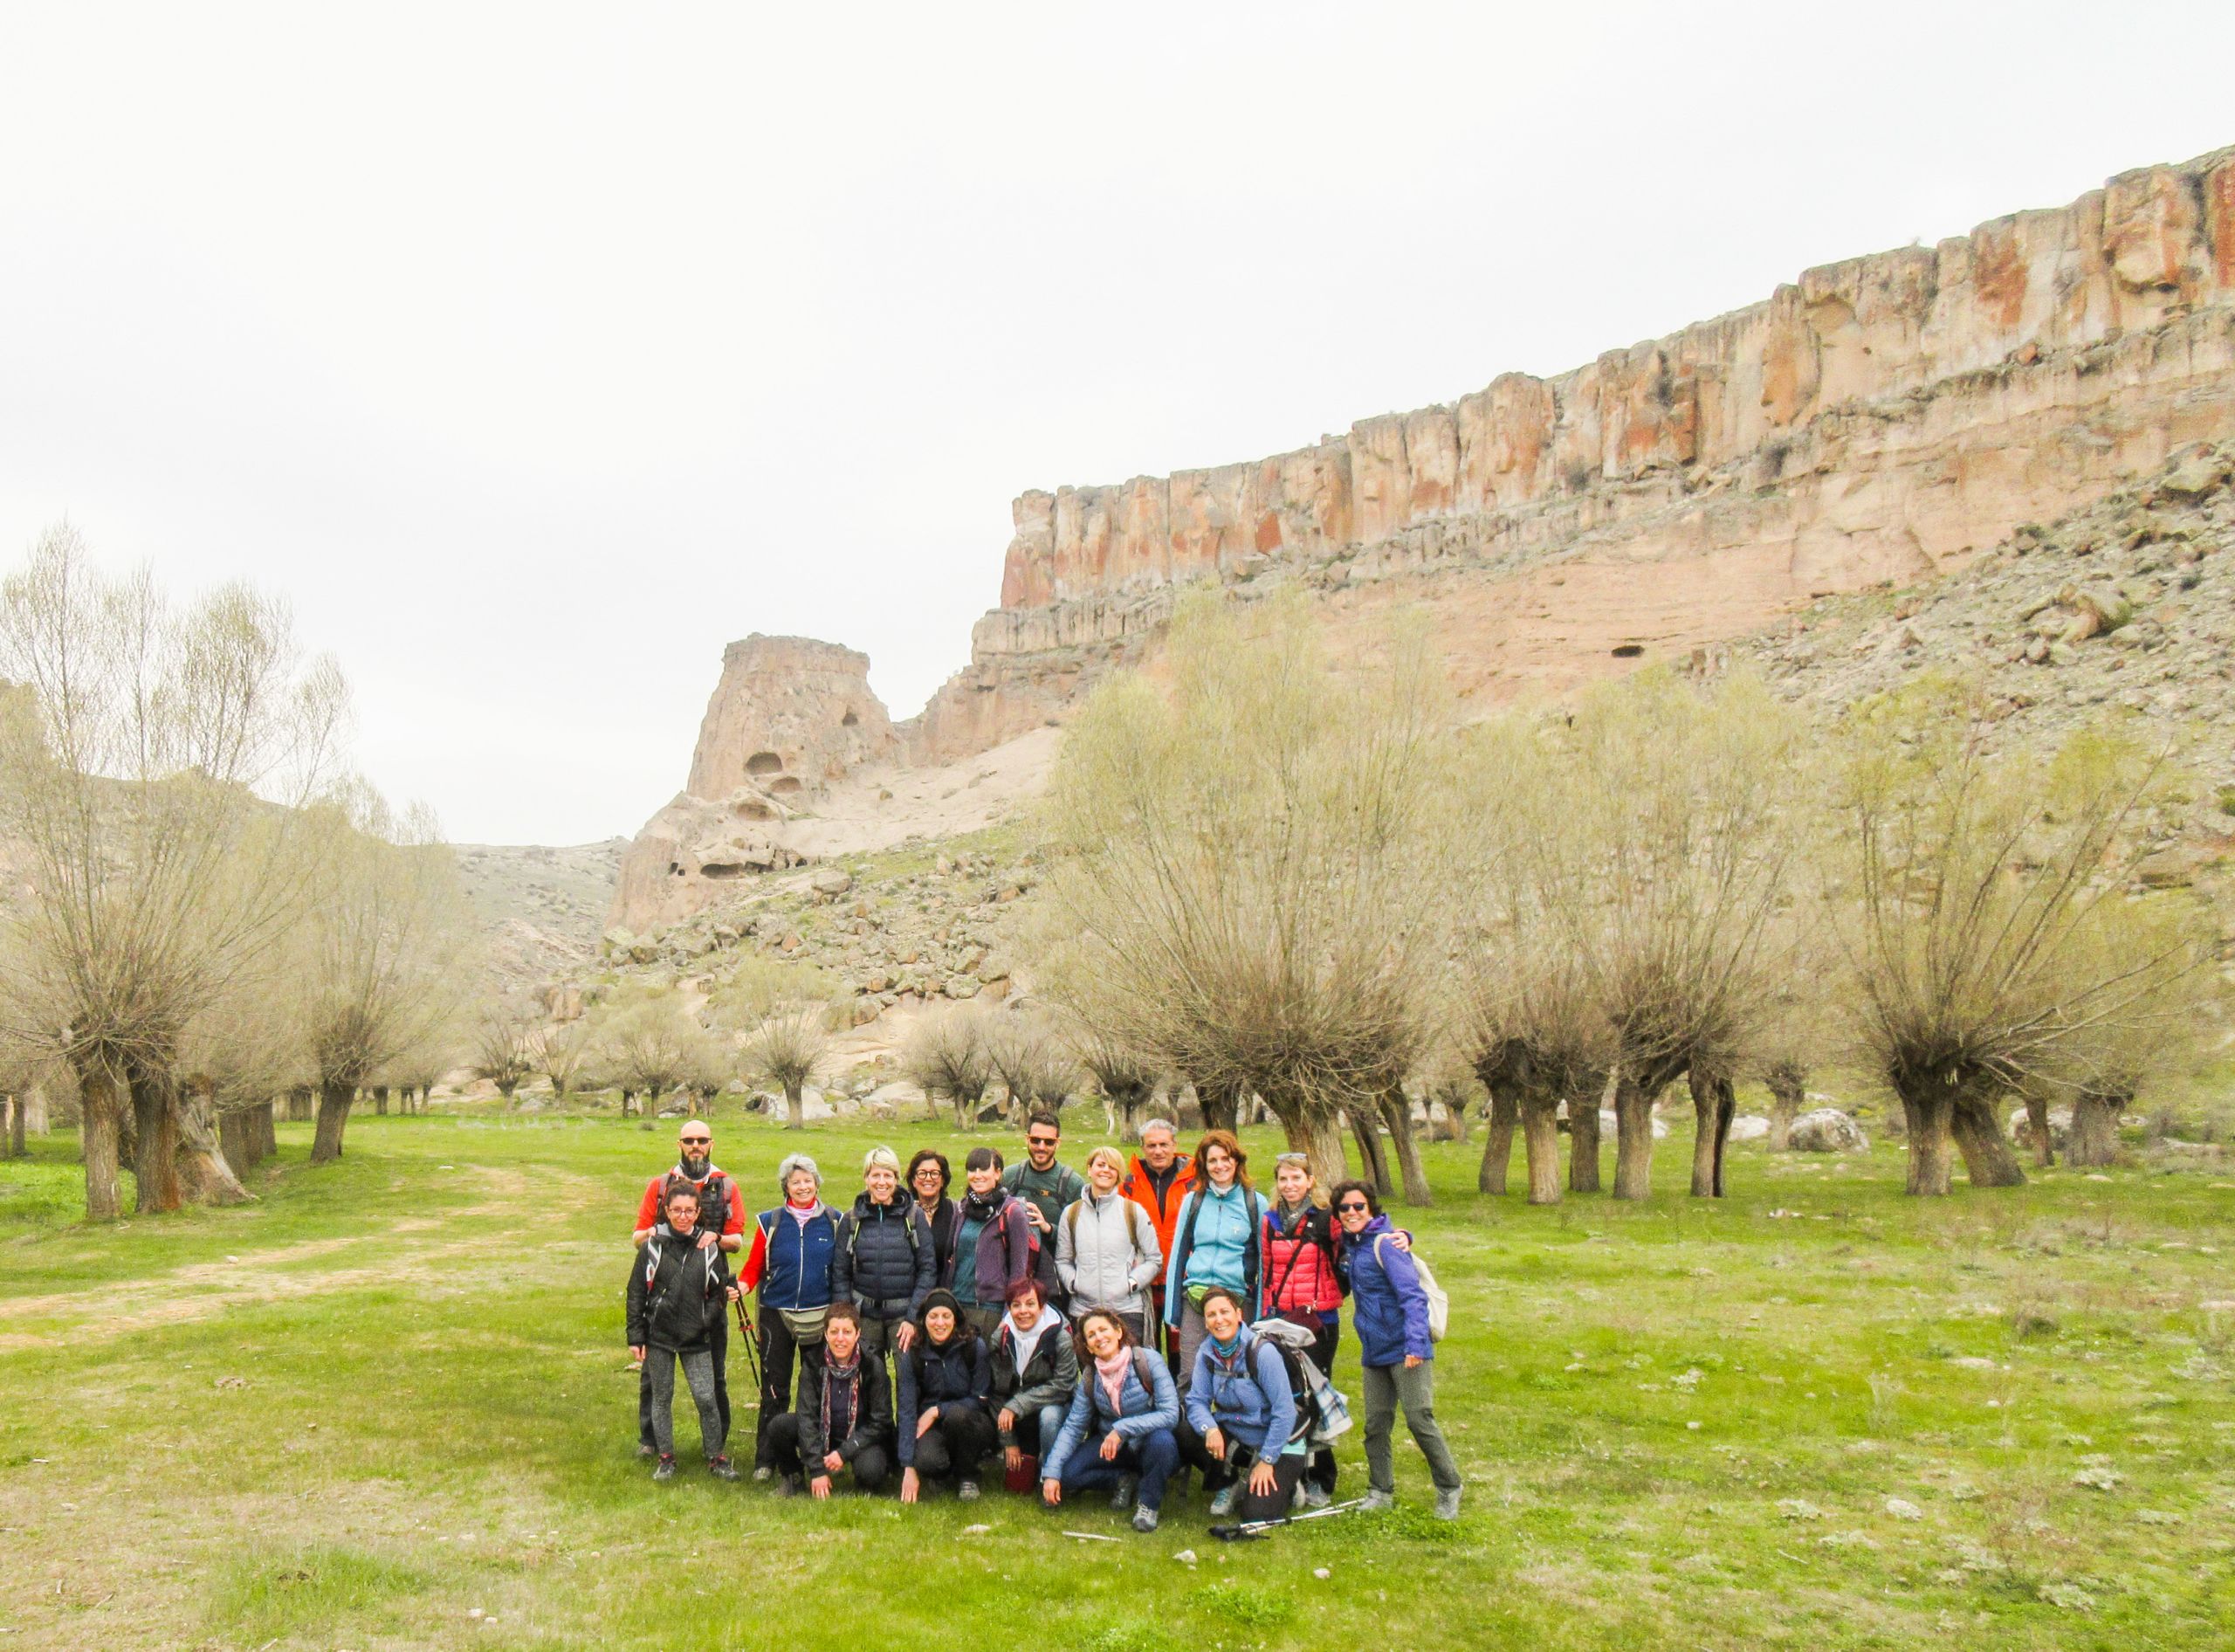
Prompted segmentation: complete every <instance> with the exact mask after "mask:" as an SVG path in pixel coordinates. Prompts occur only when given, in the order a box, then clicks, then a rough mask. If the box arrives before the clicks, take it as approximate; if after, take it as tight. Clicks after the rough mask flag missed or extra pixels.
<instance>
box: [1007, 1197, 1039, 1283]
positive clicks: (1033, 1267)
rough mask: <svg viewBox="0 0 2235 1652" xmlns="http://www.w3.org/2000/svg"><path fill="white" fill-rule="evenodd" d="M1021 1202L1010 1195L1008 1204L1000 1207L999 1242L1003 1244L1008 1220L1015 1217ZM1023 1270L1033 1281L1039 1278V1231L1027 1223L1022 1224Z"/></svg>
mask: <svg viewBox="0 0 2235 1652" xmlns="http://www.w3.org/2000/svg"><path fill="white" fill-rule="evenodd" d="M1023 1202H1024V1201H1023V1199H1022V1198H1021V1197H1020V1196H1019V1195H1018V1194H1010V1195H1009V1201H1008V1203H1007V1204H1005V1205H1003V1206H1002V1207H1001V1242H1002V1243H1003V1244H1007V1242H1008V1237H1009V1219H1010V1218H1011V1217H1012V1216H1014V1215H1016V1208H1017V1207H1018V1206H1019V1205H1021V1204H1022V1203H1023ZM1024 1270H1025V1272H1027V1273H1028V1274H1030V1275H1031V1276H1032V1277H1034V1278H1035V1279H1037V1278H1038V1277H1040V1229H1037V1228H1035V1227H1034V1226H1033V1225H1032V1223H1031V1222H1029V1221H1028V1222H1026V1223H1025V1224H1024Z"/></svg>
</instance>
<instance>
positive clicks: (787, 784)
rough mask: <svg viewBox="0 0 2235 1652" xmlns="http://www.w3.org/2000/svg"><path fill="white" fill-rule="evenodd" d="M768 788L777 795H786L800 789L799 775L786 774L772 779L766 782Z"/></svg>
mask: <svg viewBox="0 0 2235 1652" xmlns="http://www.w3.org/2000/svg"><path fill="white" fill-rule="evenodd" d="M768 789H769V790H770V791H772V792H774V793H775V794H776V795H778V796H779V797H787V796H789V795H791V794H792V793H794V792H795V791H797V790H799V789H800V777H799V776H798V775H796V774H786V775H783V776H782V777H781V778H779V779H776V780H772V781H769V782H768Z"/></svg>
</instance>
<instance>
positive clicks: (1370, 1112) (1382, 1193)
mask: <svg viewBox="0 0 2235 1652" xmlns="http://www.w3.org/2000/svg"><path fill="white" fill-rule="evenodd" d="M1375 1112H1376V1109H1374V1108H1372V1107H1370V1106H1365V1105H1358V1106H1354V1107H1345V1108H1344V1109H1343V1116H1344V1118H1345V1119H1349V1120H1350V1123H1351V1140H1353V1141H1355V1142H1357V1143H1358V1175H1359V1177H1360V1178H1361V1179H1362V1180H1367V1181H1371V1182H1372V1183H1373V1191H1374V1194H1375V1196H1376V1197H1378V1198H1380V1199H1383V1200H1393V1199H1394V1198H1396V1196H1397V1185H1396V1183H1395V1182H1393V1180H1390V1176H1389V1155H1388V1153H1386V1152H1384V1151H1383V1149H1382V1146H1381V1125H1380V1124H1379V1120H1378V1119H1376V1118H1375Z"/></svg>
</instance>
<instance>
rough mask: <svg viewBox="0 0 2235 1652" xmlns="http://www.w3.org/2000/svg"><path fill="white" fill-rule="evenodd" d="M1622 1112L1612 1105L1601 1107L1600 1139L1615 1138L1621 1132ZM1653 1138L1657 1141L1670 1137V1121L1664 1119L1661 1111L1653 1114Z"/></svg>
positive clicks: (1610, 1139)
mask: <svg viewBox="0 0 2235 1652" xmlns="http://www.w3.org/2000/svg"><path fill="white" fill-rule="evenodd" d="M1621 1127H1622V1115H1621V1114H1620V1113H1618V1112H1615V1111H1614V1110H1613V1108H1612V1107H1601V1108H1600V1109H1599V1140H1601V1141H1612V1140H1613V1139H1614V1138H1615V1137H1616V1136H1617V1135H1619V1134H1620V1133H1621ZM1653 1139H1654V1140H1655V1141H1666V1140H1668V1120H1667V1119H1663V1118H1662V1117H1661V1115H1660V1114H1659V1113H1655V1114H1654V1116H1653Z"/></svg>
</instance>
